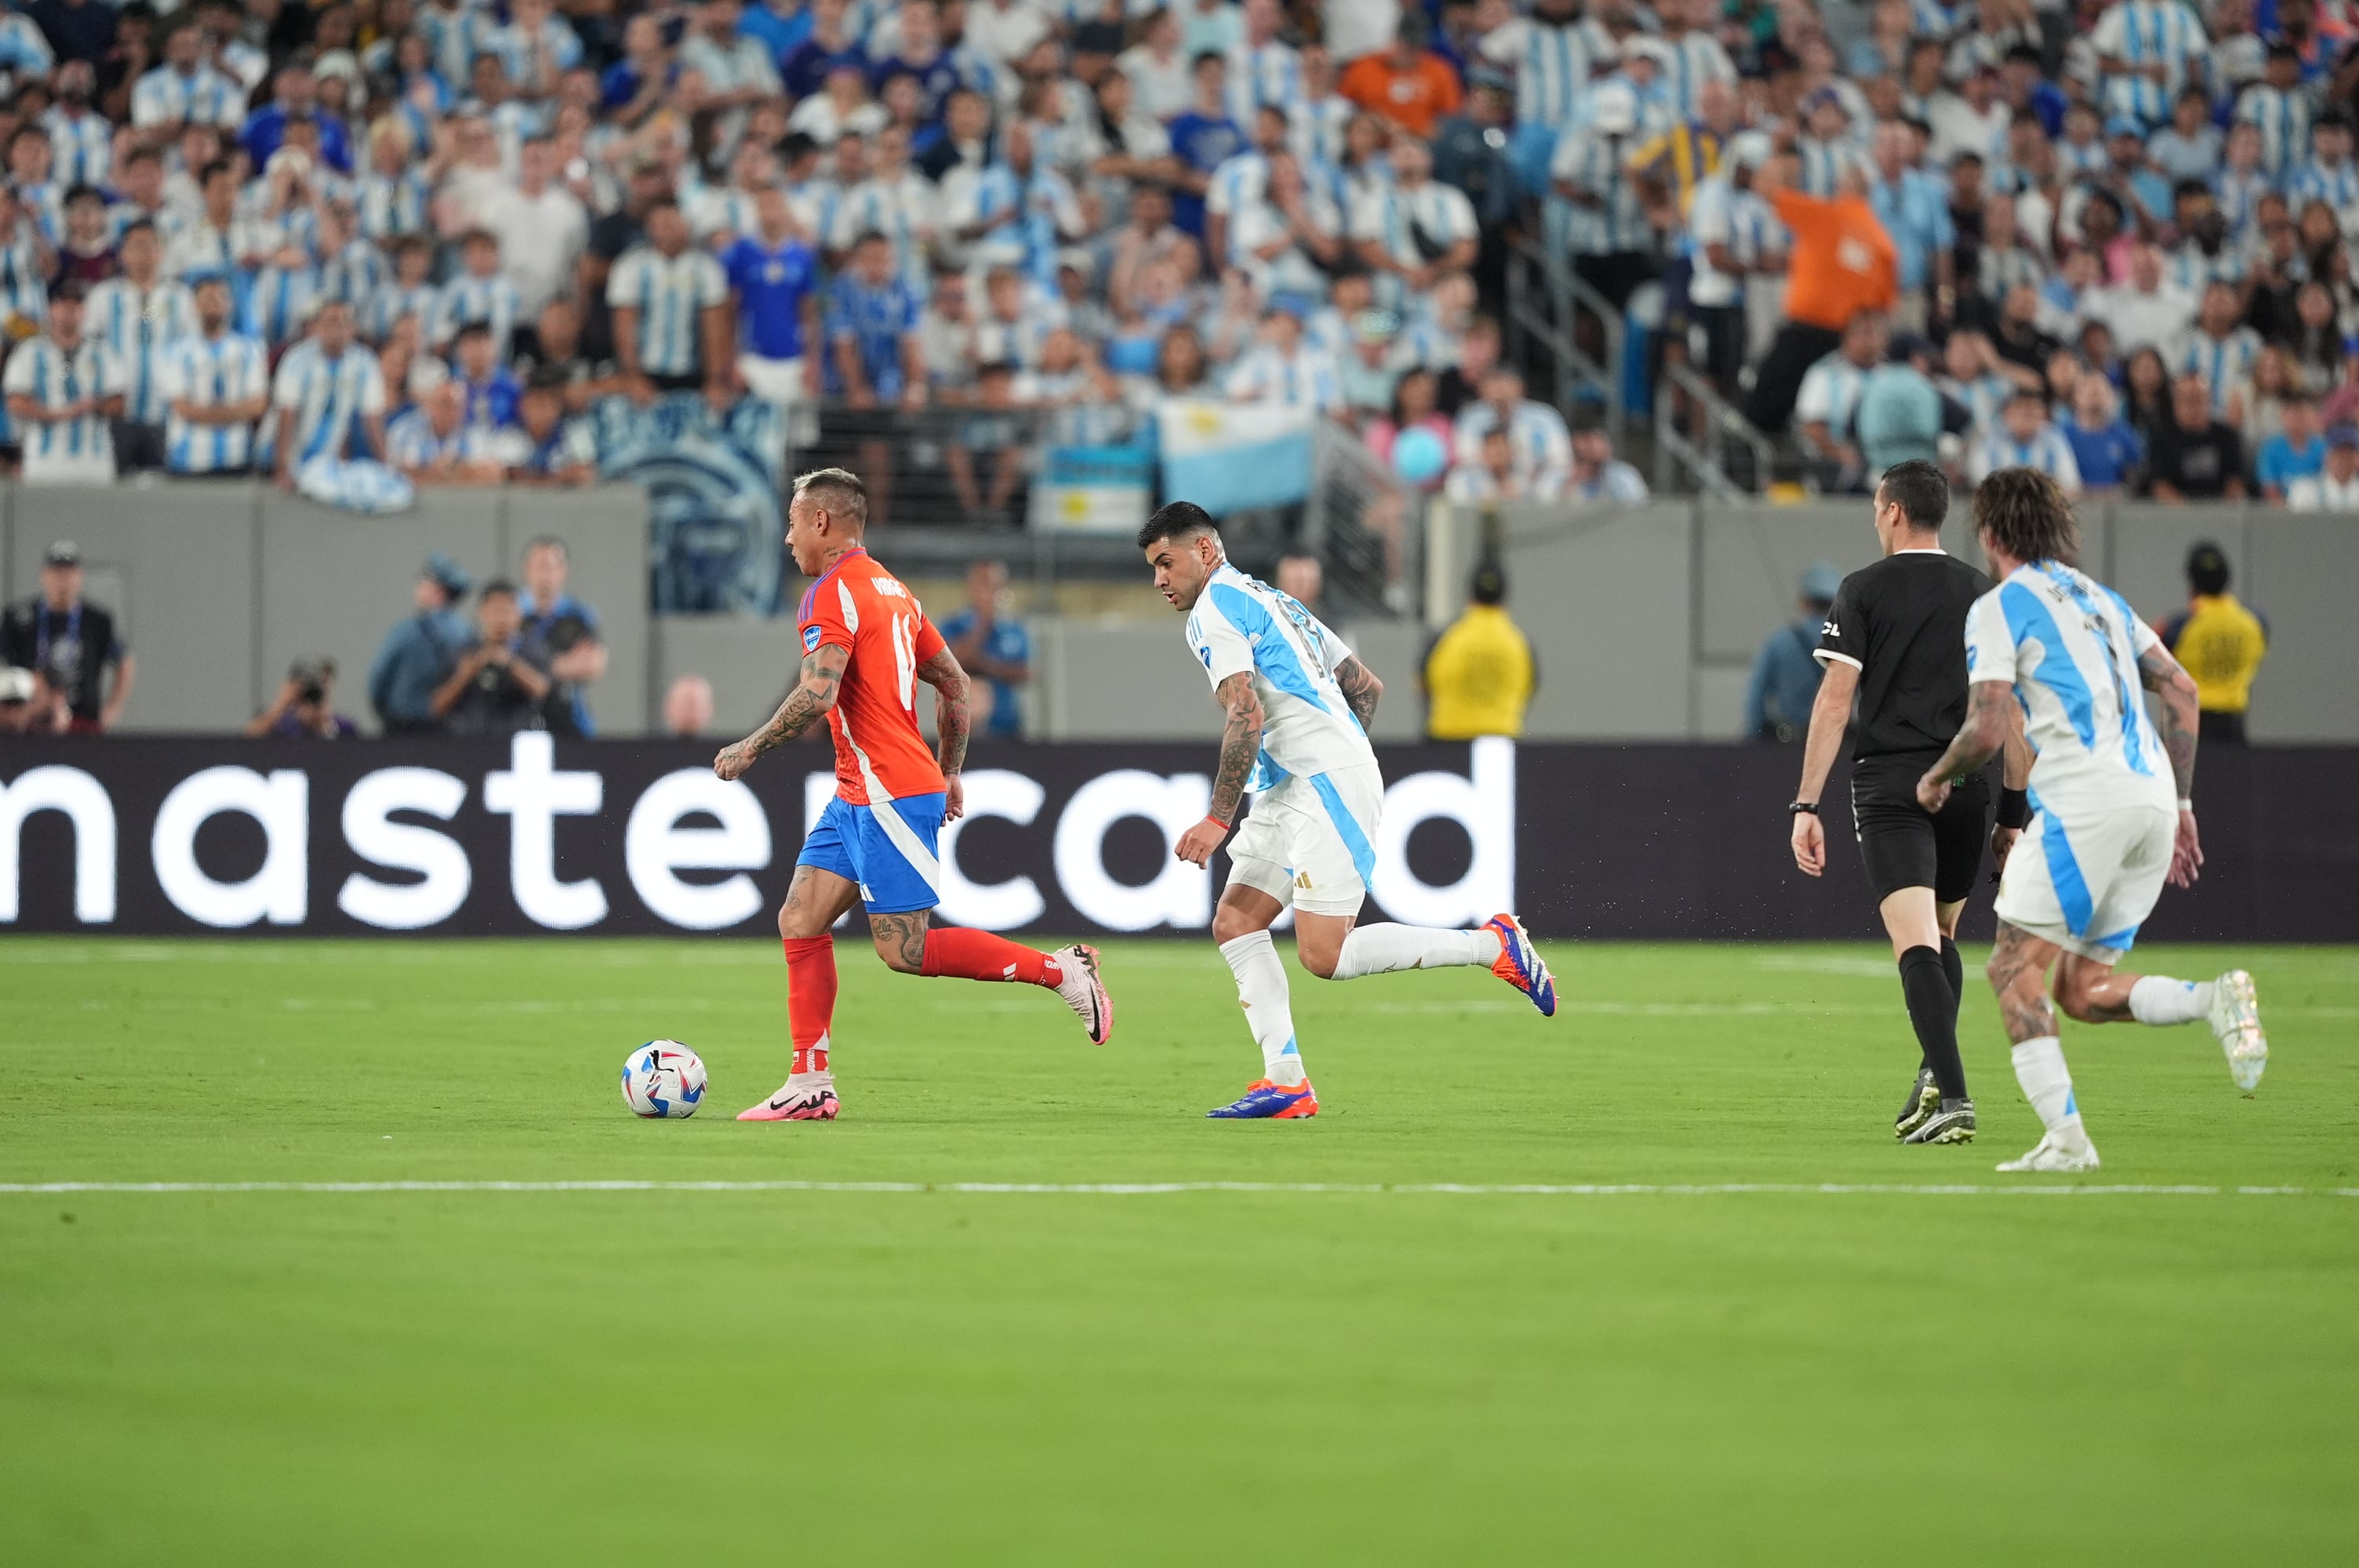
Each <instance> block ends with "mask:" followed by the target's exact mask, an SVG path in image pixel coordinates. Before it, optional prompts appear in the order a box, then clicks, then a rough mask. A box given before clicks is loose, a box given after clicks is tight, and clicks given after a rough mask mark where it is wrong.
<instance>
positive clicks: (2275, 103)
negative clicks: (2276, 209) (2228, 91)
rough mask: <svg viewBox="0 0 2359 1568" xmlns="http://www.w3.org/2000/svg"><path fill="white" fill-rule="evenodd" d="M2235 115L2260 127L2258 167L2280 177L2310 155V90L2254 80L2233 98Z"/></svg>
mask: <svg viewBox="0 0 2359 1568" xmlns="http://www.w3.org/2000/svg"><path fill="white" fill-rule="evenodd" d="M2236 118H2237V119H2239V120H2241V121H2243V122H2244V123H2245V124H2248V125H2258V126H2259V127H2260V129H2261V167H2262V168H2265V169H2267V170H2268V172H2269V176H2270V178H2274V179H2277V180H2280V181H2282V180H2283V179H2285V178H2286V177H2287V176H2288V174H2289V173H2290V172H2291V171H2292V169H2293V168H2295V167H2296V166H2297V165H2299V163H2300V162H2301V161H2302V160H2303V159H2304V158H2306V157H2309V156H2310V94H2309V93H2307V92H2303V91H2302V89H2301V88H2299V87H2296V88H2294V89H2293V90H2292V91H2291V92H2278V91H2277V89H2276V88H2274V87H2271V86H2270V85H2269V84H2268V83H2267V82H2266V81H2256V82H2255V83H2253V85H2251V86H2250V87H2247V88H2245V91H2244V94H2243V95H2242V96H2241V97H2239V98H2238V99H2237V100H2236Z"/></svg>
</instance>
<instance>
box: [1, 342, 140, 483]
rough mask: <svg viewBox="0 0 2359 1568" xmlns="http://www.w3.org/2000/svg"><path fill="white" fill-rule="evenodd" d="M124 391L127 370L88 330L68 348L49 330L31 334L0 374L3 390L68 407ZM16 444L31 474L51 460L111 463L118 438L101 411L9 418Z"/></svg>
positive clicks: (46, 404) (47, 405) (42, 403)
mask: <svg viewBox="0 0 2359 1568" xmlns="http://www.w3.org/2000/svg"><path fill="white" fill-rule="evenodd" d="M122 391H123V369H122V367H121V366H120V365H118V364H116V363H115V362H114V355H113V354H110V353H108V352H107V351H106V350H105V349H104V348H103V347H102V346H101V345H100V344H99V342H98V341H97V340H96V339H95V338H92V337H89V336H87V335H85V336H84V337H83V338H82V341H81V342H80V343H78V344H76V345H75V346H74V347H73V348H72V349H71V350H68V349H66V348H65V347H63V346H62V345H60V343H59V342H58V341H57V340H56V339H54V338H52V337H50V336H49V334H48V333H47V332H44V333H42V334H41V335H40V336H38V337H36V338H28V339H27V340H26V341H24V342H22V343H20V344H18V345H17V347H16V352H14V353H12V354H10V355H9V356H8V369H7V372H6V373H5V375H0V392H5V393H6V394H7V395H10V396H16V395H24V396H26V397H29V398H31V399H32V400H33V401H34V402H35V403H38V404H39V405H40V406H42V407H44V408H64V407H67V406H71V405H72V404H76V403H80V402H81V401H82V400H83V399H84V398H90V397H113V396H116V395H119V394H121V392H122ZM9 424H10V425H12V426H14V427H16V444H17V446H18V447H19V448H20V449H22V450H23V452H24V454H25V472H26V476H27V478H38V477H39V476H40V475H39V470H40V469H41V468H42V467H43V466H45V465H49V464H59V465H66V464H71V465H74V466H77V467H78V466H80V465H82V464H85V463H95V462H103V463H105V464H107V465H108V466H109V467H110V468H112V466H113V464H114V438H113V437H112V436H111V435H109V434H108V431H107V419H106V416H105V415H103V414H85V415H83V416H81V417H80V418H76V419H59V420H54V421H44V420H36V419H17V418H11V419H10V420H9Z"/></svg>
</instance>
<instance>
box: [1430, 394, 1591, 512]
mask: <svg viewBox="0 0 2359 1568" xmlns="http://www.w3.org/2000/svg"><path fill="white" fill-rule="evenodd" d="M1498 427H1499V411H1498V410H1497V409H1495V408H1494V407H1492V406H1491V405H1490V404H1489V403H1487V402H1484V401H1481V400H1479V399H1478V400H1477V401H1475V402H1473V403H1470V404H1468V405H1467V406H1465V407H1463V408H1462V409H1460V410H1459V411H1458V418H1457V420H1456V421H1455V423H1453V424H1452V425H1451V432H1450V436H1451V446H1453V447H1454V448H1456V449H1457V451H1456V456H1457V460H1458V461H1459V462H1461V463H1462V464H1464V465H1465V466H1467V467H1469V468H1480V467H1482V465H1483V438H1484V437H1485V436H1487V435H1489V434H1490V433H1491V432H1492V431H1494V430H1495V429H1497V428H1498ZM1507 449H1508V450H1509V451H1510V452H1511V453H1512V454H1514V460H1515V472H1516V477H1517V479H1520V480H1521V481H1523V482H1524V493H1526V494H1527V495H1530V496H1535V497H1538V498H1539V499H1541V500H1553V499H1555V498H1556V497H1557V496H1558V495H1560V494H1561V493H1562V492H1563V490H1564V486H1565V484H1566V482H1567V481H1570V480H1571V477H1572V432H1571V431H1570V430H1568V429H1566V428H1565V424H1564V416H1563V415H1561V414H1560V413H1558V412H1557V411H1556V410H1555V409H1554V408H1552V407H1550V406H1549V405H1547V404H1545V403H1539V402H1536V401H1534V400H1533V399H1531V398H1528V397H1527V398H1525V399H1524V400H1523V401H1522V402H1521V403H1519V404H1517V405H1516V408H1515V411H1514V412H1513V413H1511V414H1510V415H1508V416H1507Z"/></svg>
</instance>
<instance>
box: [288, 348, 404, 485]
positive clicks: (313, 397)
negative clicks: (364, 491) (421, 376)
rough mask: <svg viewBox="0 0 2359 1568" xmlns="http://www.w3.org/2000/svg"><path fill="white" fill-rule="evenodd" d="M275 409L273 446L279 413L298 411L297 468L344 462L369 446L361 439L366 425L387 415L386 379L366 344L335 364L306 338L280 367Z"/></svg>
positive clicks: (338, 359) (348, 349)
mask: <svg viewBox="0 0 2359 1568" xmlns="http://www.w3.org/2000/svg"><path fill="white" fill-rule="evenodd" d="M270 406H271V423H272V428H273V432H274V443H275V434H276V429H277V415H278V411H279V410H281V409H292V410H293V411H294V414H295V436H294V440H295V461H296V462H297V463H299V464H300V463H307V462H309V461H310V460H312V459H313V458H319V457H329V458H341V457H345V456H348V455H351V454H353V453H354V452H356V451H359V450H360V449H363V448H364V447H365V445H366V443H365V442H363V441H361V440H359V439H357V434H358V432H359V430H360V428H361V420H362V419H363V418H364V417H366V416H369V415H373V414H383V413H384V412H385V377H384V375H383V374H382V373H380V372H379V370H378V368H377V362H376V355H375V354H373V353H371V352H370V351H368V349H367V348H365V347H364V346H363V345H362V344H359V343H353V344H352V345H351V346H349V347H347V348H346V349H345V350H344V351H343V354H342V356H341V357H340V358H337V359H333V360H332V359H330V358H329V357H328V351H327V350H326V349H324V348H322V347H321V344H320V340H319V339H317V338H306V339H304V340H303V341H301V342H299V343H298V344H296V345H295V346H294V347H293V348H291V349H289V350H288V351H287V357H286V358H284V359H282V360H280V361H279V362H278V378H277V382H276V383H274V384H273V385H272V387H271V393H270Z"/></svg>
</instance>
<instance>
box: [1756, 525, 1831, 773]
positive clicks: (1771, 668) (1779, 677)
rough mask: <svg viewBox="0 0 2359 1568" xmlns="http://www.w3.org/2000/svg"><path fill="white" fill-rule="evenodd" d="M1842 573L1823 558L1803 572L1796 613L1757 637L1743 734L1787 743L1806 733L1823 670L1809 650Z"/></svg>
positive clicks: (1814, 645)
mask: <svg viewBox="0 0 2359 1568" xmlns="http://www.w3.org/2000/svg"><path fill="white" fill-rule="evenodd" d="M1842 586H1843V574H1842V573H1841V572H1839V571H1837V570H1835V568H1832V567H1831V566H1829V565H1827V564H1826V563H1825V562H1824V561H1821V562H1819V563H1818V564H1817V565H1815V566H1813V567H1811V568H1810V569H1809V570H1808V571H1806V572H1804V573H1803V574H1802V592H1801V613H1800V615H1799V618H1798V619H1796V620H1793V621H1789V622H1787V623H1786V624H1785V625H1783V626H1780V627H1778V628H1777V630H1776V631H1775V632H1772V633H1769V635H1768V636H1767V637H1766V638H1764V639H1763V640H1762V643H1761V651H1760V652H1759V653H1758V654H1755V655H1754V658H1753V675H1752V678H1751V679H1749V680H1747V681H1746V682H1745V739H1746V740H1748V741H1775V742H1777V743H1778V744H1781V745H1791V744H1793V743H1794V742H1796V741H1800V740H1801V739H1802V738H1803V737H1804V736H1805V735H1807V734H1808V733H1809V732H1810V705H1811V704H1812V703H1814V702H1816V701H1817V700H1818V697H1819V682H1820V680H1821V678H1822V677H1823V676H1825V674H1826V666H1825V665H1821V664H1820V663H1819V661H1818V659H1817V657H1816V656H1815V655H1814V654H1813V653H1812V650H1813V649H1815V648H1817V647H1818V645H1819V631H1820V629H1821V627H1822V626H1824V625H1825V624H1826V619H1827V612H1828V611H1831V610H1832V609H1833V608H1834V604H1835V592H1836V590H1837V589H1840V588H1841V587H1842Z"/></svg>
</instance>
